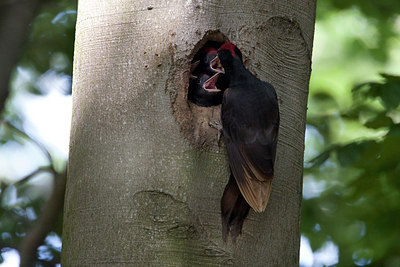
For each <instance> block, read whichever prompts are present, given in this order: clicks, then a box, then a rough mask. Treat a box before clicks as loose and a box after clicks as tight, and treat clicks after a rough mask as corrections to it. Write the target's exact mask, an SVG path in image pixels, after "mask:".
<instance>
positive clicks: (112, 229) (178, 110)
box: [62, 0, 315, 266]
mask: <svg viewBox="0 0 400 267" xmlns="http://www.w3.org/2000/svg"><path fill="white" fill-rule="evenodd" d="M314 19H315V1H314V0H296V1H295V0H288V1H263V0H259V1H256V0H253V1H216V0H210V1H183V0H170V1H156V2H152V4H148V3H147V1H128V2H127V1H121V0H113V1H110V0H107V1H98V0H82V1H79V6H78V21H77V28H76V44H75V60H74V76H73V118H72V130H71V149H70V160H69V174H68V180H67V189H66V199H65V214H64V232H63V253H62V263H63V265H65V266H76V265H96V266H97V265H132V266H217V265H221V266H225V265H236V266H245V265H248V266H295V265H298V257H299V255H298V254H299V244H300V204H301V189H302V168H303V150H304V131H305V115H306V104H307V95H308V82H309V77H310V72H311V68H310V65H311V50H312V41H313V32H314ZM215 30H219V31H220V32H221V33H223V34H224V35H225V36H226V37H227V38H228V39H229V40H230V41H232V42H233V43H235V44H236V45H237V46H238V47H239V48H240V49H241V50H242V52H243V54H244V57H245V59H246V64H247V65H248V67H249V69H250V70H251V71H252V72H253V73H255V74H256V75H257V76H258V77H259V78H260V79H262V80H265V81H269V82H270V83H272V84H273V85H274V86H275V88H276V89H277V93H278V97H279V103H280V110H281V127H280V135H279V144H278V152H277V162H276V177H275V179H274V181H273V188H272V194H271V197H270V201H269V204H268V206H267V209H266V211H265V212H264V213H259V214H257V213H255V212H253V211H251V212H250V214H249V217H248V218H247V220H246V221H245V224H244V227H243V234H242V236H241V237H240V238H239V239H238V240H237V244H236V245H234V244H231V242H228V243H227V244H224V243H223V242H222V239H221V221H220V208H219V203H220V198H221V196H222V193H223V190H224V186H225V184H226V183H227V181H228V178H229V173H228V164H227V159H226V152H225V148H224V146H223V145H221V146H218V144H217V141H216V136H217V132H216V131H215V130H208V128H209V126H208V121H210V120H217V119H218V118H219V113H218V112H219V109H218V108H214V109H204V108H197V107H194V106H193V105H191V104H189V103H187V101H186V99H185V86H187V84H188V79H189V74H188V71H189V66H190V59H191V58H190V57H191V56H192V55H193V48H194V47H195V46H196V45H197V46H196V47H197V48H198V46H199V45H198V42H199V40H200V39H201V38H203V37H204V36H206V35H207V33H209V31H215ZM199 114H200V115H199ZM196 116H198V117H196ZM198 125H200V126H198ZM199 144H203V145H202V148H199Z"/></svg>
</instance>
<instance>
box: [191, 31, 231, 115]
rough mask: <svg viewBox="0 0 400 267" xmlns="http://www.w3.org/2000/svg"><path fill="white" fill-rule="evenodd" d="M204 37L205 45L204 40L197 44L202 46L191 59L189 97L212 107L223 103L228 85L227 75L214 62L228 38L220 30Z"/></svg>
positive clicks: (200, 103) (197, 102) (201, 104)
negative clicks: (219, 49)
mask: <svg viewBox="0 0 400 267" xmlns="http://www.w3.org/2000/svg"><path fill="white" fill-rule="evenodd" d="M207 38H208V40H207ZM204 39H205V40H204ZM204 39H203V42H205V43H204V44H203V45H201V43H202V41H200V42H199V43H198V44H197V45H196V46H197V47H200V48H198V51H197V52H196V53H195V54H194V56H193V59H192V60H191V67H190V78H189V87H188V93H187V98H188V100H189V101H190V102H192V103H194V104H196V105H198V106H200V107H212V106H218V105H220V104H221V103H222V97H223V94H224V91H225V89H226V88H227V87H228V82H227V80H226V77H225V75H224V74H223V73H220V72H219V71H218V68H217V66H216V65H215V64H214V62H216V61H215V60H214V59H215V58H216V57H217V51H218V48H219V47H220V46H221V45H222V44H223V43H225V42H226V41H227V40H226V38H225V37H224V36H222V34H221V33H220V32H214V33H210V34H209V35H206V37H205V38H204ZM210 39H218V41H214V40H210ZM194 51H196V48H195V49H194ZM213 60H214V61H213Z"/></svg>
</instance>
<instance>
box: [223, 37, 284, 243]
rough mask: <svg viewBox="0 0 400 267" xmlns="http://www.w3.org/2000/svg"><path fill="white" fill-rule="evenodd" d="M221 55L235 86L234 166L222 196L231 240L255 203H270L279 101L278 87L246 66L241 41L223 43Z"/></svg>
mask: <svg viewBox="0 0 400 267" xmlns="http://www.w3.org/2000/svg"><path fill="white" fill-rule="evenodd" d="M218 60H219V61H220V63H221V65H222V67H223V70H222V69H221V71H224V72H225V77H226V79H227V81H228V88H229V89H227V90H226V91H225V93H224V96H223V100H222V108H221V121H222V128H223V134H224V139H225V143H226V148H227V153H228V158H229V165H230V169H231V172H232V174H231V177H230V179H229V182H228V184H227V186H226V188H225V191H224V194H223V197H222V199H221V216H222V232H223V239H224V240H226V237H227V235H229V233H230V234H231V236H232V237H233V238H234V239H235V238H236V237H237V236H238V235H239V234H240V233H241V228H242V225H243V221H244V219H245V218H246V216H247V214H248V210H249V206H250V207H251V208H253V209H254V210H255V211H257V212H262V211H264V210H265V208H266V206H267V203H268V199H269V195H270V192H271V183H272V179H273V177H274V161H275V154H276V146H277V140H278V130H279V107H278V100H277V95H276V92H275V89H274V87H273V86H272V85H271V84H269V83H267V82H263V81H261V80H259V79H258V78H256V77H255V76H254V75H253V74H251V73H250V72H249V71H248V70H247V69H246V68H245V67H244V65H243V61H242V57H241V52H240V51H239V49H238V48H237V47H236V46H234V45H233V44H231V43H225V44H224V45H222V46H221V47H220V48H219V50H218ZM232 176H233V177H234V178H232ZM235 183H236V186H235ZM238 189H239V190H238ZM243 199H244V200H245V201H243ZM244 202H245V203H244Z"/></svg>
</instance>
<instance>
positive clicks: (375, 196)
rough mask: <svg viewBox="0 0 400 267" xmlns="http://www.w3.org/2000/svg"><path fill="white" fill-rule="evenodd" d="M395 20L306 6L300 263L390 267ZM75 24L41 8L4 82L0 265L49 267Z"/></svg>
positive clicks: (380, 12)
mask: <svg viewBox="0 0 400 267" xmlns="http://www.w3.org/2000/svg"><path fill="white" fill-rule="evenodd" d="M10 3H11V4H12V1H11V2H10ZM2 5H6V4H2ZM0 8H3V7H2V6H1V5H0ZM399 12H400V5H398V4H397V2H396V1H395V0H382V1H362V0H348V1H344V0H325V1H319V2H318V3H317V21H316V30H315V40H314V51H313V71H312V77H311V81H310V96H309V107H308V117H307V120H308V121H307V130H306V151H305V163H304V164H305V170H304V199H303V204H302V247H301V261H300V265H301V266H304V267H305V266H329V265H338V266H354V265H355V266H400V242H399V240H400V228H399V227H398V226H397V222H398V220H399V217H400V215H399V214H400V181H399V180H398V178H400V164H399V160H400V124H399V123H400V109H399V103H400V77H399V76H398V75H399V69H400V38H399V37H400V16H399V14H400V13H399ZM0 14H1V12H0ZM75 22H76V1H73V0H57V1H43V2H41V3H40V9H39V11H38V13H37V15H36V17H35V19H34V20H33V21H32V23H30V25H29V29H28V37H27V39H26V41H25V43H24V46H23V48H22V49H21V52H20V57H19V61H18V64H17V66H15V68H14V70H13V72H12V75H11V80H10V85H9V96H8V99H7V102H6V106H5V108H4V110H2V114H1V124H0V201H1V202H0V248H1V254H0V264H1V263H3V264H12V262H14V263H15V262H18V260H19V257H18V252H19V253H20V254H21V258H22V254H24V253H25V252H26V250H27V249H28V250H29V249H30V250H33V252H34V261H35V262H36V266H54V265H58V264H59V262H60V252H61V226H62V224H61V222H62V217H61V215H62V212H61V210H60V208H58V210H57V211H58V212H54V210H55V208H54V207H52V206H51V205H49V203H50V204H51V203H55V200H56V199H57V195H58V199H60V197H59V196H60V195H63V194H62V192H63V191H62V187H61V189H59V187H57V184H62V183H63V181H65V180H63V179H65V169H66V160H67V150H68V145H67V143H68V134H69V128H68V127H69V123H70V121H69V120H70V114H71V110H70V109H71V100H70V94H71V75H72V56H73V42H74V27H75ZM2 26H4V25H2ZM0 42H1V41H0ZM0 53H6V51H0ZM40 110H41V112H38V111H40ZM57 190H58V191H57ZM60 192H61V193H60ZM61 206H62V203H61ZM61 206H60V207H61ZM46 214H47V215H48V214H50V215H51V216H53V217H54V218H53V220H52V221H50V222H51V223H50V224H49V220H48V218H47V217H46ZM46 224H47V226H46V227H40V226H41V225H46ZM37 231H41V235H39V237H37V235H36V236H35V233H36V234H37ZM32 236H33V237H36V239H35V240H36V241H37V240H39V241H40V242H39V243H35V242H32V239H31V237H32ZM27 244H28V246H27ZM29 244H33V245H32V246H29ZM12 260H14V261H12Z"/></svg>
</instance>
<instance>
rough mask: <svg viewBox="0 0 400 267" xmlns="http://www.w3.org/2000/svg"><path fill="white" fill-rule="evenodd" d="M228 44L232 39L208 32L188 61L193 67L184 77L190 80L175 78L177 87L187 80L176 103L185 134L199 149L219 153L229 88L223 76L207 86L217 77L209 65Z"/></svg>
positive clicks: (178, 117) (177, 113)
mask: <svg viewBox="0 0 400 267" xmlns="http://www.w3.org/2000/svg"><path fill="white" fill-rule="evenodd" d="M226 42H229V40H228V38H227V37H226V36H225V35H224V34H222V33H221V32H220V31H208V32H206V33H205V34H204V36H203V38H201V40H199V41H198V42H197V43H196V45H195V46H194V48H193V50H192V53H191V54H190V55H189V57H188V58H187V60H188V61H189V62H190V65H187V66H188V70H187V71H185V75H184V76H186V77H182V76H181V78H179V77H178V76H176V77H175V78H174V80H175V85H176V84H180V83H179V82H178V79H179V81H182V78H183V80H185V81H187V82H185V84H184V86H183V88H182V87H180V86H179V87H178V94H177V96H176V98H175V101H174V102H173V105H174V115H175V118H176V119H177V121H178V122H179V124H180V126H181V132H182V133H183V134H184V136H185V137H186V139H188V140H189V142H190V143H191V144H192V145H194V146H195V147H197V148H202V149H204V148H211V149H217V150H218V149H219V147H220V144H221V143H220V140H219V136H220V132H219V130H218V129H217V128H218V125H221V121H220V117H221V103H222V97H223V93H224V90H225V89H226V87H227V86H226V84H224V77H223V75H221V74H219V75H218V78H217V79H215V80H211V83H209V84H207V81H208V82H210V80H209V79H210V78H212V77H213V76H214V75H216V73H215V72H213V71H212V70H211V69H209V68H207V65H209V61H210V60H211V59H212V58H214V57H215V56H216V52H217V50H218V48H219V47H220V46H221V45H222V44H224V43H226ZM210 51H211V52H210ZM205 68H207V69H205ZM214 78H216V77H214ZM205 83H206V86H208V89H211V88H214V87H215V89H218V90H219V91H218V92H208V91H207V90H204V87H203V86H204V84H205ZM182 89H183V90H182Z"/></svg>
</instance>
